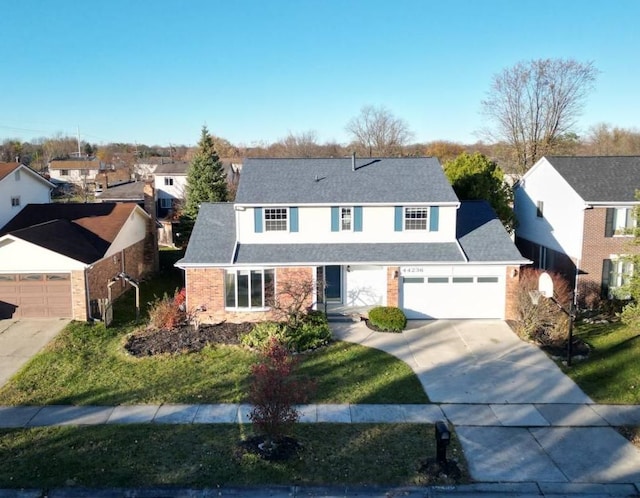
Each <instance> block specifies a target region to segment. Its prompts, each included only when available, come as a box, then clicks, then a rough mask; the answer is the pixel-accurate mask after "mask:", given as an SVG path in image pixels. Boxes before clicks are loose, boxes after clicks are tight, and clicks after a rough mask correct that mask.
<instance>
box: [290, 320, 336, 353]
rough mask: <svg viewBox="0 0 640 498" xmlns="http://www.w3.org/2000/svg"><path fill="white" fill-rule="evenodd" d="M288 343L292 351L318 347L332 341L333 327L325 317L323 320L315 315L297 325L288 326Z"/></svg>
mask: <svg viewBox="0 0 640 498" xmlns="http://www.w3.org/2000/svg"><path fill="white" fill-rule="evenodd" d="M285 338H286V344H287V347H288V348H289V350H291V351H297V352H302V351H309V350H310V349H316V348H319V347H321V346H324V345H325V344H327V343H329V341H331V328H329V324H328V323H327V319H326V318H325V317H324V315H323V318H322V320H321V319H319V318H317V317H315V318H312V319H310V320H307V319H303V322H302V323H301V324H300V325H299V326H297V327H295V328H291V327H287V330H286V332H285Z"/></svg>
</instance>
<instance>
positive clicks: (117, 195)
mask: <svg viewBox="0 0 640 498" xmlns="http://www.w3.org/2000/svg"><path fill="white" fill-rule="evenodd" d="M96 198H97V199H100V201H109V202H112V201H144V182H129V183H123V184H122V185H116V186H115V187H109V188H108V189H107V190H104V191H102V192H100V193H99V194H96Z"/></svg>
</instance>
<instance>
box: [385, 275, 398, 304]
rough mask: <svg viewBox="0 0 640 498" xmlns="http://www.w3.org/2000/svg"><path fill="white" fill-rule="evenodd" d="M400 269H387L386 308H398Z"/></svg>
mask: <svg viewBox="0 0 640 498" xmlns="http://www.w3.org/2000/svg"><path fill="white" fill-rule="evenodd" d="M399 288H400V267H399V266H388V267H387V306H395V307H398V306H400V291H399Z"/></svg>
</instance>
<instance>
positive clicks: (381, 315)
mask: <svg viewBox="0 0 640 498" xmlns="http://www.w3.org/2000/svg"><path fill="white" fill-rule="evenodd" d="M369 322H371V325H373V326H374V327H376V328H378V329H380V330H382V331H385V332H401V331H402V330H403V329H404V328H405V327H406V325H407V317H406V316H404V313H403V312H402V310H401V309H400V308H395V307H392V306H378V307H376V308H373V309H371V310H370V311H369Z"/></svg>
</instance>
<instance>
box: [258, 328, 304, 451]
mask: <svg viewBox="0 0 640 498" xmlns="http://www.w3.org/2000/svg"><path fill="white" fill-rule="evenodd" d="M297 363H298V362H297V360H296V359H295V358H294V357H293V356H292V355H291V353H290V352H289V350H288V349H287V348H286V346H284V345H283V344H281V343H280V342H279V341H278V339H277V338H275V337H272V338H271V340H270V341H269V342H268V343H267V346H266V347H265V348H264V350H263V351H262V353H261V358H260V361H259V362H258V363H256V364H255V365H253V367H252V368H251V374H252V383H251V388H250V392H249V401H250V402H251V404H252V405H253V409H252V410H251V413H250V414H249V418H250V419H251V422H252V423H253V425H254V427H255V428H256V429H257V431H258V432H259V433H261V434H262V435H264V437H265V441H264V449H265V450H266V451H270V450H271V449H273V448H274V446H275V445H276V444H277V442H278V441H279V440H280V439H282V438H283V437H284V436H286V435H287V434H288V433H289V431H290V430H291V428H292V427H293V425H294V424H295V423H296V422H297V421H298V418H299V415H300V414H299V412H298V410H297V409H296V407H295V405H297V404H300V403H305V402H306V401H307V399H308V396H309V393H310V391H311V390H312V389H313V388H314V387H315V385H314V383H313V382H311V381H309V380H303V379H300V378H296V377H295V376H294V371H295V368H296V366H297Z"/></svg>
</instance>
